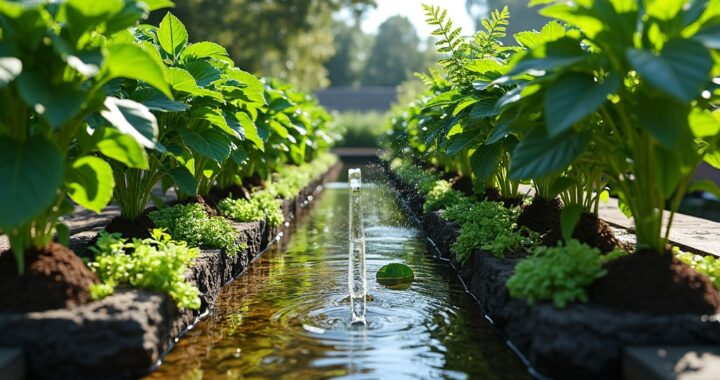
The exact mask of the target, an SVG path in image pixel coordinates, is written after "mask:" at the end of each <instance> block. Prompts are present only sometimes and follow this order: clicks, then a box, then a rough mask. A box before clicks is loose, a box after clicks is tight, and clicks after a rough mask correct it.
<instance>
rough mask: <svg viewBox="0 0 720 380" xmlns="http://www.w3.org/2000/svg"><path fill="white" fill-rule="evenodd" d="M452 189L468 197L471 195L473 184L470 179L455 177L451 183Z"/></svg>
mask: <svg viewBox="0 0 720 380" xmlns="http://www.w3.org/2000/svg"><path fill="white" fill-rule="evenodd" d="M452 188H453V189H454V190H457V191H459V192H461V193H463V194H465V195H467V196H469V197H471V196H472V195H473V182H472V179H471V178H470V177H456V179H455V180H454V181H452Z"/></svg>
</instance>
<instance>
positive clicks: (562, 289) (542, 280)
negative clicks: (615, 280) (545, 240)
mask: <svg viewBox="0 0 720 380" xmlns="http://www.w3.org/2000/svg"><path fill="white" fill-rule="evenodd" d="M531 252H532V253H531V255H530V257H527V258H525V259H523V260H522V261H520V262H519V263H518V265H517V266H516V267H515V272H514V273H513V275H512V277H510V278H509V279H508V281H507V287H508V289H509V290H510V295H511V296H512V297H516V298H524V299H525V300H526V301H527V302H528V303H529V304H531V305H532V304H535V303H537V302H542V301H552V303H553V304H554V305H555V307H557V308H564V307H565V306H567V304H568V303H571V302H575V301H581V302H587V301H588V295H587V292H586V290H585V289H586V288H587V287H588V286H589V285H590V284H592V283H593V281H595V280H597V279H598V278H600V277H602V276H604V275H605V274H606V273H607V271H606V270H605V269H604V268H603V263H604V262H605V261H604V260H603V258H602V257H603V256H602V255H601V253H600V250H598V249H595V248H591V247H589V246H587V245H585V244H581V243H580V242H578V241H577V240H568V241H567V243H566V245H562V244H559V245H558V246H557V247H545V246H540V247H536V248H534V249H533V250H532V251H531Z"/></svg>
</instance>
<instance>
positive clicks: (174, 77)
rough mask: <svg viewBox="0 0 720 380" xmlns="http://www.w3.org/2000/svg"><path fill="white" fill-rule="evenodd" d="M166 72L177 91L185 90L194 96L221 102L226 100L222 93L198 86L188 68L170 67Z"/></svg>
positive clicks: (169, 81) (167, 77)
mask: <svg viewBox="0 0 720 380" xmlns="http://www.w3.org/2000/svg"><path fill="white" fill-rule="evenodd" d="M165 74H166V79H167V81H168V83H170V85H171V86H172V88H174V89H175V90H176V91H180V92H185V93H188V94H190V95H194V96H202V97H208V98H212V99H214V100H217V101H219V102H224V101H225V99H224V98H223V96H222V94H221V93H219V92H216V91H212V90H208V89H206V88H202V87H200V86H198V85H197V82H196V81H195V78H194V77H193V76H192V74H190V73H189V72H187V71H186V70H183V69H179V68H177V67H169V68H168V69H167V70H165Z"/></svg>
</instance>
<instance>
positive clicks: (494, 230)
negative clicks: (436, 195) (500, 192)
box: [443, 201, 537, 262]
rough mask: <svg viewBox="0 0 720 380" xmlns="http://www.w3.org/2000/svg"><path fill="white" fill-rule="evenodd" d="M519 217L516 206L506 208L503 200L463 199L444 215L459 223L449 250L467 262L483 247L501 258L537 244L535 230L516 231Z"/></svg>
mask: <svg viewBox="0 0 720 380" xmlns="http://www.w3.org/2000/svg"><path fill="white" fill-rule="evenodd" d="M517 216H518V211H517V209H515V208H513V209H509V208H506V207H504V206H503V204H502V203H501V202H489V201H483V202H461V203H459V204H456V205H453V206H451V207H449V208H448V209H447V210H446V211H445V213H444V214H443V217H444V218H445V219H446V220H451V221H453V222H455V223H457V224H459V225H460V235H459V236H458V238H457V239H456V240H455V242H454V243H453V245H452V246H451V247H450V251H451V252H452V253H453V255H455V257H456V258H457V259H458V261H460V262H465V261H467V260H468V259H469V258H470V255H472V253H473V252H475V251H477V250H480V249H482V250H485V251H489V252H492V253H493V254H494V255H495V256H497V257H501V258H502V257H504V256H505V254H506V253H509V252H518V251H520V250H522V249H524V248H525V247H529V246H531V245H533V244H535V242H536V240H537V238H536V236H535V235H534V234H533V233H531V232H530V231H522V233H521V232H519V231H516V229H517V223H516V221H517ZM526 235H527V236H526Z"/></svg>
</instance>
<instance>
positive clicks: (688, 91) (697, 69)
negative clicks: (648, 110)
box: [627, 39, 713, 102]
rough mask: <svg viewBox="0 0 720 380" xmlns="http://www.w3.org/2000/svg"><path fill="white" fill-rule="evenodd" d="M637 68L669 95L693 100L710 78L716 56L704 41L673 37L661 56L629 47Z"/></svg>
mask: <svg viewBox="0 0 720 380" xmlns="http://www.w3.org/2000/svg"><path fill="white" fill-rule="evenodd" d="M627 57H628V60H629V61H630V63H631V64H632V66H633V68H634V69H635V70H636V71H637V72H638V73H640V76H641V77H642V78H643V79H644V80H646V81H647V82H648V83H650V84H652V85H653V86H655V87H656V88H658V89H660V90H662V91H663V92H665V93H666V94H667V95H669V96H673V97H675V98H676V99H678V100H680V101H683V102H689V101H691V100H693V99H695V98H696V97H697V96H698V95H699V94H700V91H701V90H702V88H703V86H704V85H705V84H706V83H708V82H709V81H710V70H711V69H712V66H713V60H712V56H711V55H710V52H709V51H708V49H707V48H706V47H705V46H703V45H702V44H701V43H700V42H696V41H693V40H687V39H673V40H670V41H669V42H668V43H667V44H665V47H664V48H663V50H662V52H661V54H660V56H656V55H655V54H653V53H651V52H648V51H645V50H639V49H628V51H627Z"/></svg>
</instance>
